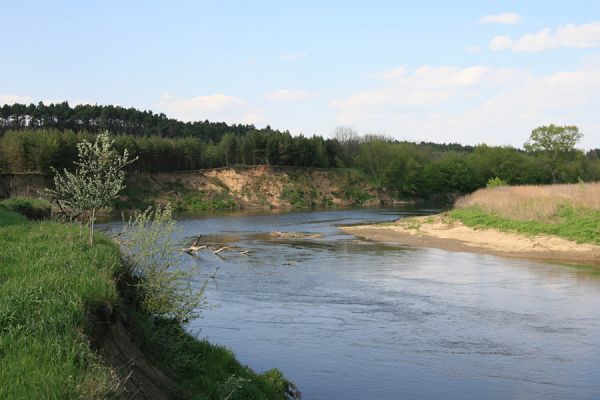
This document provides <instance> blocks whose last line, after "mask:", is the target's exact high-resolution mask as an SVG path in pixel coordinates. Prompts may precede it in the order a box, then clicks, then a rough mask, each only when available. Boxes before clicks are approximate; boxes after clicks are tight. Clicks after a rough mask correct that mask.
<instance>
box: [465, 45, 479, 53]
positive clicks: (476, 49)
mask: <svg viewBox="0 0 600 400" xmlns="http://www.w3.org/2000/svg"><path fill="white" fill-rule="evenodd" d="M467 51H468V52H469V53H480V52H481V47H480V46H476V45H472V46H467Z"/></svg>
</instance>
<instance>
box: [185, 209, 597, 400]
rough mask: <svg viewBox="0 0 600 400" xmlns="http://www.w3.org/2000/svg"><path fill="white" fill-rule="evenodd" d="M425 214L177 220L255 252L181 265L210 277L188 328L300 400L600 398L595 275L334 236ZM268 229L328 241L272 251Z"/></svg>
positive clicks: (289, 243)
mask: <svg viewBox="0 0 600 400" xmlns="http://www.w3.org/2000/svg"><path fill="white" fill-rule="evenodd" d="M429 212H432V210H418V209H414V208H413V209H408V208H405V209H362V210H338V211H318V212H296V213H283V214H256V215H251V214H250V215H246V214H237V215H235V214H234V215H225V216H212V217H211V216H205V217H200V218H185V219H182V220H180V225H181V226H182V227H183V236H184V237H191V236H195V235H197V234H202V235H205V237H203V239H202V240H203V241H204V242H213V243H215V245H216V246H219V245H220V244H224V243H226V244H229V245H233V246H237V247H238V248H239V249H240V250H250V253H249V254H248V255H247V256H244V255H242V254H240V253H239V252H237V251H234V252H221V253H220V255H221V257H218V256H215V255H213V254H212V253H211V252H203V253H201V254H200V256H199V257H197V258H193V257H189V258H188V259H187V260H186V262H187V263H189V265H190V266H192V265H193V266H197V267H199V268H200V272H199V276H198V279H199V280H204V279H208V287H207V290H206V295H207V300H208V302H209V304H210V306H211V308H209V309H207V310H205V311H204V312H203V313H202V315H203V317H202V318H201V319H198V320H196V321H194V322H193V323H192V324H191V326H190V329H191V330H193V331H195V332H197V333H198V335H199V336H201V337H207V338H208V339H209V340H210V341H212V342H214V343H219V344H222V345H225V346H227V347H229V348H231V349H232V350H233V351H234V352H235V353H236V355H237V356H238V358H239V359H240V361H241V362H242V363H245V364H248V365H249V366H251V367H252V368H254V369H255V370H257V371H264V370H267V369H270V368H272V367H277V368H279V369H280V370H282V371H283V372H284V374H285V375H286V376H287V377H288V378H289V379H291V380H292V381H293V382H295V383H296V384H297V385H298V387H299V388H300V390H301V391H302V392H303V394H304V398H305V399H344V400H348V399H357V400H358V399H361V400H363V399H400V398H407V399H432V398H443V399H465V398H485V399H566V398H569V399H599V398H600V279H599V277H598V275H597V274H594V273H593V272H590V271H589V270H583V269H577V268H573V267H565V266H560V265H552V264H547V263H540V262H535V261H526V260H515V259H504V258H498V257H494V256H487V255H481V254H470V253H453V252H446V251H443V250H437V249H426V248H412V247H402V246H397V245H391V244H381V243H375V242H368V241H363V240H358V239H357V238H355V237H353V236H350V235H346V234H343V233H342V232H341V231H340V230H339V229H338V228H337V226H338V225H343V224H355V223H364V222H375V221H392V220H395V219H397V218H399V217H401V216H405V215H415V214H420V215H422V214H427V213H429ZM274 230H277V231H302V232H313V233H319V234H321V235H323V237H322V238H320V239H303V240H272V239H269V238H268V237H267V235H266V234H267V233H268V232H270V231H274ZM186 257H187V256H186ZM217 266H218V267H219V268H218V270H217V271H216V275H215V279H211V278H210V276H211V275H213V274H215V270H216V268H217Z"/></svg>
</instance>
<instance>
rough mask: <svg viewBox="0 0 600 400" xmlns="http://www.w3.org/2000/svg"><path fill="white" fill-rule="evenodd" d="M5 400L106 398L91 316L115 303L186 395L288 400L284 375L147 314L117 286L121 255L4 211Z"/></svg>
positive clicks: (0, 317)
mask: <svg viewBox="0 0 600 400" xmlns="http://www.w3.org/2000/svg"><path fill="white" fill-rule="evenodd" d="M0 249H1V251H0V398H1V399H34V398H44V399H105V398H111V397H114V395H115V388H116V385H117V383H118V379H117V376H116V374H115V372H114V371H113V370H112V369H111V368H110V367H108V366H107V365H105V364H103V362H102V361H101V360H100V359H99V357H98V356H97V354H96V353H95V352H94V351H92V350H91V348H90V346H89V337H88V335H89V334H90V331H91V329H90V326H88V323H89V322H88V318H87V316H88V313H89V312H91V311H93V310H95V309H96V308H97V307H98V306H99V305H101V304H105V303H110V304H113V305H115V306H117V307H121V308H123V309H125V310H126V311H127V312H128V313H130V314H131V315H133V316H134V317H135V326H136V328H135V330H136V332H135V338H136V340H137V343H138V345H139V346H140V348H142V350H144V351H145V354H146V355H147V356H148V357H149V358H150V359H152V360H153V362H155V363H156V364H157V365H158V366H159V367H160V368H161V369H162V370H163V371H164V372H165V374H166V375H167V376H169V377H170V378H171V379H172V380H173V382H174V385H175V386H176V387H174V388H173V389H174V391H175V392H177V393H178V394H179V398H182V399H185V398H190V399H222V398H225V397H226V396H227V395H228V394H230V393H231V392H232V390H233V389H235V388H237V386H238V385H239V386H241V388H239V389H237V391H235V392H234V393H233V395H232V396H230V397H229V399H230V400H232V399H282V398H284V392H285V387H286V385H287V382H286V381H285V379H284V378H283V376H282V375H281V373H280V372H278V371H277V370H271V371H268V372H266V373H264V374H261V375H257V374H255V373H254V372H253V371H251V370H250V369H249V368H247V367H244V366H242V365H241V364H240V363H239V362H238V361H237V360H236V359H235V357H234V355H233V353H231V351H229V350H227V349H225V348H222V347H219V346H214V345H212V344H210V343H208V342H206V341H200V340H197V339H196V338H195V337H193V336H191V335H189V334H187V333H186V332H185V331H184V330H183V328H182V327H181V326H180V325H178V324H175V323H173V322H172V321H165V320H160V319H156V318H154V317H152V316H150V315H147V314H143V313H141V312H140V311H139V310H138V309H137V308H136V307H135V304H131V302H130V301H126V300H125V297H123V295H122V294H120V293H119V292H118V290H117V282H116V281H115V276H117V272H120V271H122V264H121V258H120V253H119V249H118V248H117V246H116V245H115V244H114V243H113V242H112V241H111V240H110V239H109V238H108V237H106V236H105V235H103V234H98V235H97V237H96V243H95V245H94V247H92V248H90V247H89V246H88V245H87V241H86V240H85V238H80V237H79V228H78V227H77V226H74V225H68V224H59V223H56V222H50V221H43V222H31V221H28V220H27V219H26V218H24V217H22V216H21V215H19V214H17V213H15V212H12V211H10V210H8V209H7V208H6V207H4V206H0Z"/></svg>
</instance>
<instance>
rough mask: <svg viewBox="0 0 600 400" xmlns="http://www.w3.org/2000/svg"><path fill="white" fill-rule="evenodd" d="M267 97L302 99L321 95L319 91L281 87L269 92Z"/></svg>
mask: <svg viewBox="0 0 600 400" xmlns="http://www.w3.org/2000/svg"><path fill="white" fill-rule="evenodd" d="M265 97H266V98H267V99H268V100H271V101H301V100H310V99H314V98H316V97H319V93H318V92H311V91H307V90H301V89H281V90H276V91H274V92H270V93H267V94H266V95H265Z"/></svg>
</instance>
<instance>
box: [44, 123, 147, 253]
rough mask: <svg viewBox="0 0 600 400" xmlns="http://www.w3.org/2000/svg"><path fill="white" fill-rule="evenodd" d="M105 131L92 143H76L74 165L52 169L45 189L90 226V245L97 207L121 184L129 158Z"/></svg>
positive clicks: (106, 203)
mask: <svg viewBox="0 0 600 400" xmlns="http://www.w3.org/2000/svg"><path fill="white" fill-rule="evenodd" d="M113 144H114V141H113V140H112V139H111V138H110V135H109V134H108V132H104V133H101V134H99V135H98V136H97V137H96V141H95V142H94V143H90V142H88V141H87V140H84V141H83V142H81V143H78V144H77V151H78V156H77V161H75V165H76V169H75V171H74V172H69V171H67V170H66V169H65V170H64V171H63V173H62V174H60V173H58V171H56V170H54V172H56V176H55V177H54V189H51V190H49V192H50V193H51V194H52V195H54V196H55V197H56V198H57V199H58V201H59V202H62V204H63V205H65V206H67V207H68V209H70V210H72V211H74V212H75V213H76V214H77V215H78V217H79V218H80V219H81V220H82V221H87V222H88V224H89V226H90V246H93V244H94V221H95V219H96V213H97V212H98V211H99V210H103V209H108V208H109V207H110V202H111V200H113V199H114V198H116V197H117V196H118V194H119V193H120V192H121V190H123V189H124V188H125V171H124V169H125V167H126V166H127V165H129V164H131V163H132V162H134V161H135V160H136V159H137V157H136V158H134V159H130V158H129V153H128V151H127V149H125V150H124V151H123V154H119V153H118V152H117V151H116V150H115V149H114V148H113Z"/></svg>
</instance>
